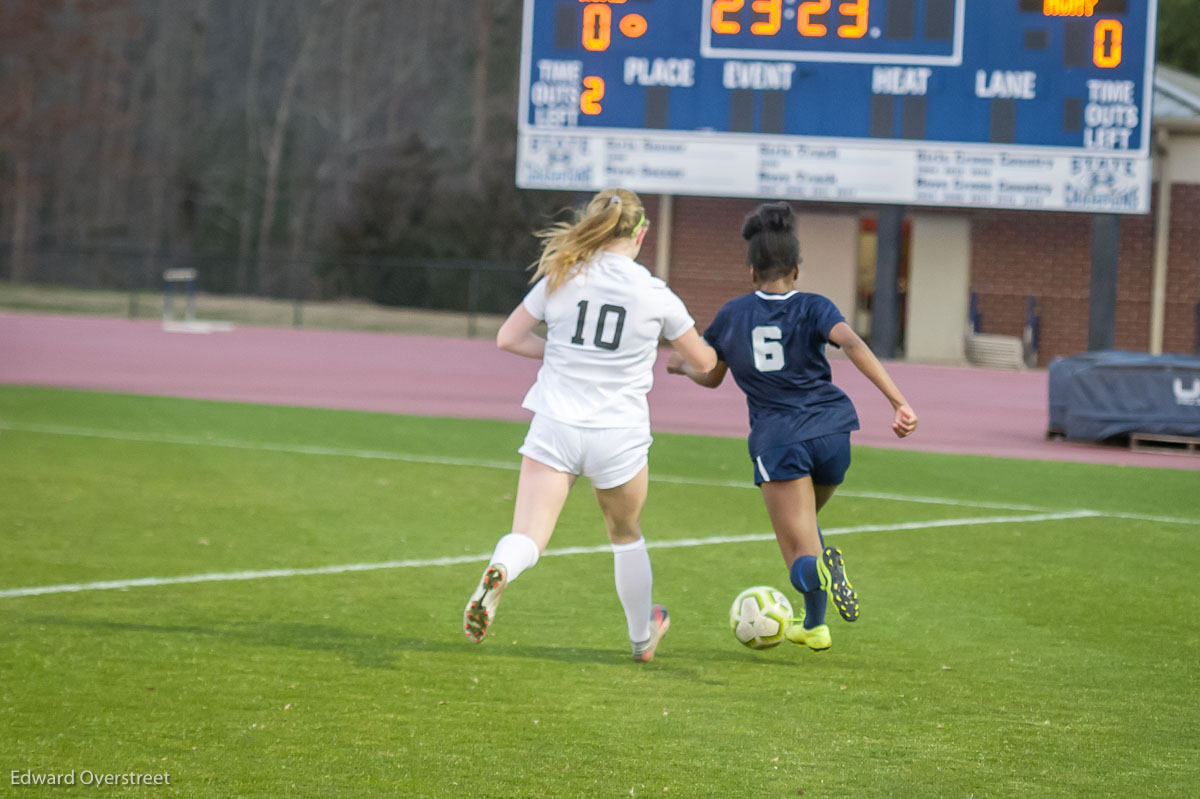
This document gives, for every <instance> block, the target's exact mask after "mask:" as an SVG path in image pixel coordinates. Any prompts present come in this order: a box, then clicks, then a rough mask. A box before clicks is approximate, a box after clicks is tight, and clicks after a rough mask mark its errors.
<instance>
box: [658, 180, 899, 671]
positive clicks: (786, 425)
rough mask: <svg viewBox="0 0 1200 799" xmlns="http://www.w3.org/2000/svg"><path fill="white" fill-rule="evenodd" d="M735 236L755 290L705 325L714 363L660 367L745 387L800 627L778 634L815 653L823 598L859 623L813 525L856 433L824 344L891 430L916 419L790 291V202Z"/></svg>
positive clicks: (754, 216) (813, 297)
mask: <svg viewBox="0 0 1200 799" xmlns="http://www.w3.org/2000/svg"><path fill="white" fill-rule="evenodd" d="M742 237H743V238H745V239H746V240H747V242H749V253H748V256H749V258H748V260H749V262H750V268H751V280H752V282H753V284H754V286H755V289H756V290H755V291H753V292H751V293H750V294H746V295H744V296H741V297H737V298H735V299H732V300H730V301H729V302H727V303H726V304H725V306H724V307H723V308H721V310H720V311H718V312H717V315H716V317H715V318H714V319H713V321H712V324H711V325H709V326H708V328H707V329H706V330H705V331H704V339H705V340H706V341H707V342H708V343H709V344H711V345H712V346H713V347H714V348H715V349H716V351H717V355H718V357H719V358H720V361H719V362H718V363H717V366H716V368H715V369H712V370H709V371H705V370H703V369H696V368H695V367H694V366H693V365H692V364H689V363H685V362H684V361H683V360H681V359H676V358H672V359H671V361H670V362H669V363H668V365H667V369H668V371H670V372H673V373H677V374H686V375H687V376H688V377H690V378H692V380H694V381H695V382H697V383H699V384H700V385H702V386H706V387H708V388H716V387H717V386H718V385H720V384H721V381H722V380H723V379H724V378H725V373H726V372H727V371H729V372H732V373H733V379H734V381H736V382H737V384H738V386H739V387H740V388H741V389H742V391H743V392H745V394H746V404H747V405H748V406H749V410H750V437H749V440H748V442H747V443H748V445H749V449H750V459H751V461H752V462H753V463H754V482H755V483H756V484H757V485H759V487H760V488H761V489H762V496H763V501H764V502H765V503H766V506H767V515H768V516H770V518H771V526H772V527H774V528H775V538H776V540H777V541H778V542H779V549H780V551H781V552H782V553H783V559H784V562H785V563H786V564H787V565H788V575H789V577H790V579H791V583H792V585H793V586H794V587H795V588H796V590H797V591H799V592H800V593H801V594H802V595H803V596H804V618H803V623H794V624H793V625H792V626H791V627H790V628H789V629H788V633H787V636H788V639H789V640H791V641H792V642H793V643H796V644H800V645H801V646H808V647H809V648H811V649H813V650H815V651H824V650H826V649H829V647H830V645H831V643H832V641H831V638H830V634H829V627H828V625H826V624H825V608H826V600H827V599H832V600H833V604H834V606H835V607H836V608H837V609H838V612H839V613H840V614H841V615H842V617H843V618H844V619H846V621H854V620H855V619H857V618H858V594H857V593H855V592H854V589H853V588H852V587H851V585H850V581H849V579H848V578H847V577H846V568H845V564H844V563H843V560H842V552H841V550H839V549H835V548H833V547H826V546H825V542H824V540H823V537H822V536H821V530H820V527H818V525H817V512H818V511H820V510H821V508H822V507H824V505H825V503H826V502H828V501H829V498H830V497H832V496H833V492H834V491H835V490H836V489H837V487H838V485H839V484H840V483H841V482H842V480H843V479H844V478H845V475H846V470H847V469H848V468H849V466H850V431H852V430H857V429H858V415H857V414H856V413H855V411H854V405H853V404H851V402H850V398H849V397H847V396H846V395H845V394H844V393H843V392H842V390H841V389H839V388H838V387H837V386H835V385H834V384H833V383H832V381H831V379H830V378H831V374H830V369H829V362H828V361H827V360H826V359H825V345H826V344H833V345H834V346H836V347H840V348H841V349H842V351H843V352H845V353H846V356H847V357H848V358H849V359H850V361H851V363H853V364H854V365H855V366H856V367H858V370H859V371H860V372H862V373H863V375H865V376H866V377H867V379H869V380H870V381H871V382H872V383H874V384H875V386H876V388H878V389H879V390H880V391H881V392H882V393H883V395H884V396H885V397H886V398H887V400H888V402H890V403H891V404H892V408H893V410H894V415H893V420H892V430H893V432H895V434H896V435H897V436H899V437H900V438H903V437H905V436H907V435H910V434H911V433H912V432H913V431H914V430H916V428H917V415H916V414H915V413H914V412H913V409H912V408H911V407H909V405H908V402H907V400H905V399H904V395H903V394H901V393H900V390H899V389H898V388H896V385H895V383H893V382H892V379H891V378H890V377H889V376H888V373H887V371H886V370H885V369H884V368H883V365H882V364H881V363H880V362H879V359H878V358H876V357H875V355H874V353H872V352H871V350H870V348H869V347H868V346H867V345H866V344H865V343H864V342H863V340H862V339H861V338H859V337H858V335H857V334H856V333H855V332H854V331H853V330H851V329H850V326H849V325H847V324H846V320H845V319H844V318H843V317H842V314H841V312H839V311H838V309H837V306H835V305H834V304H833V303H832V302H830V301H829V300H828V299H826V298H825V297H822V296H821V295H819V294H807V293H804V292H801V291H798V290H797V289H796V280H797V277H798V275H799V270H800V267H799V265H800V245H799V242H798V241H797V240H796V233H795V220H794V217H793V216H792V209H791V206H789V205H788V204H787V203H783V202H780V203H766V204H763V205H760V206H759V207H758V208H757V209H755V210H754V212H752V213H751V214H750V215H748V216H747V217H746V219H745V221H744V223H743V225H742ZM796 621H800V620H799V619H797V620H796Z"/></svg>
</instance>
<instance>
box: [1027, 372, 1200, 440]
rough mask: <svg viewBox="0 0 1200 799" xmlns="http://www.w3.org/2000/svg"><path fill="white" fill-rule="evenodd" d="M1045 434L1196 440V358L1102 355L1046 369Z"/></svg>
mask: <svg viewBox="0 0 1200 799" xmlns="http://www.w3.org/2000/svg"><path fill="white" fill-rule="evenodd" d="M1049 378H1050V426H1049V430H1048V433H1050V434H1060V435H1065V436H1066V437H1067V438H1069V439H1074V440H1081V441H1103V440H1105V439H1108V438H1112V437H1114V436H1121V435H1128V434H1130V433H1157V434H1163V435H1174V436H1196V437H1200V357H1198V356H1194V355H1147V354H1146V353H1140V352H1122V351H1105V352H1089V353H1083V354H1080V355H1073V356H1071V357H1068V358H1056V359H1054V360H1053V361H1052V362H1051V363H1050V373H1049Z"/></svg>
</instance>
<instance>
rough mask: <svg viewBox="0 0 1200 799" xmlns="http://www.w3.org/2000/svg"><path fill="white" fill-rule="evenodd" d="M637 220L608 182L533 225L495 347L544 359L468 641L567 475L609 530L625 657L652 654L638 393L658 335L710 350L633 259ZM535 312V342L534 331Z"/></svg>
mask: <svg viewBox="0 0 1200 799" xmlns="http://www.w3.org/2000/svg"><path fill="white" fill-rule="evenodd" d="M647 229H648V223H647V221H646V212H645V209H644V208H643V206H642V202H641V200H639V199H638V197H637V195H636V194H634V193H633V192H631V191H626V190H625V189H606V190H604V191H602V192H600V193H599V194H597V195H596V196H595V197H593V198H592V199H591V201H590V202H589V203H588V204H587V206H585V208H584V209H583V210H582V211H581V212H580V213H579V214H578V216H577V218H576V220H575V222H574V223H559V224H557V225H554V226H552V227H549V228H547V229H546V230H543V231H540V232H539V233H537V235H538V236H539V238H541V239H542V240H543V244H542V255H541V258H540V259H539V260H538V263H537V271H536V273H535V275H534V278H533V279H534V281H535V283H534V286H533V289H532V290H530V292H529V294H528V295H527V296H526V297H525V299H524V300H523V301H522V302H521V304H520V305H518V306H517V307H516V309H515V310H514V311H513V312H512V314H510V315H509V317H508V319H507V320H505V322H504V324H503V325H502V326H501V328H500V331H499V332H498V333H497V334H496V344H497V345H498V346H499V347H500V348H501V349H503V350H507V351H509V352H512V353H516V354H517V355H523V356H525V357H527V358H539V359H541V360H542V367H541V369H540V370H539V371H538V376H537V381H536V382H535V383H534V384H533V387H532V388H531V389H530V390H529V393H528V394H527V395H526V396H525V401H524V403H522V406H523V407H524V408H526V409H528V410H531V411H533V413H534V416H533V420H532V421H531V422H530V425H529V433H528V435H527V436H526V437H525V443H524V444H523V445H522V446H521V448H520V453H521V455H522V459H521V474H520V478H519V480H518V483H517V498H516V507H515V508H514V510H513V524H512V532H510V533H508V534H507V535H505V536H503V537H502V538H501V539H500V540H499V542H498V543H497V544H496V549H495V551H494V553H493V555H492V560H491V563H490V564H489V565H488V567H487V568H486V569H485V570H484V572H483V577H482V578H481V579H480V581H479V586H478V587H477V588H476V589H475V592H474V593H473V594H472V595H471V598H470V600H469V601H468V602H467V607H466V610H465V611H464V612H463V629H464V630H465V631H466V635H467V637H468V638H469V639H471V640H473V641H476V642H479V641H482V640H483V637H484V636H485V635H487V632H488V628H489V627H490V626H491V624H492V622H493V621H494V620H495V617H496V606H497V603H498V602H499V600H500V594H501V592H502V591H503V590H504V589H505V587H506V586H507V585H508V584H509V583H511V582H512V581H513V580H516V579H517V577H518V576H519V575H520V574H521V573H522V572H524V571H525V570H527V569H529V568H530V567H531V566H533V565H534V564H535V563H537V561H538V557H539V556H540V554H541V553H542V551H543V550H545V548H546V545H547V543H549V541H550V536H551V535H552V534H553V532H554V526H555V524H556V522H557V521H558V515H559V513H560V512H561V511H562V508H563V503H565V502H566V499H567V493H568V492H569V491H570V489H571V486H572V485H573V484H574V482H575V479H576V478H577V477H578V476H579V475H583V476H585V477H587V478H588V479H590V480H591V482H592V487H593V489H594V490H595V494H596V500H597V501H598V502H599V504H600V511H601V513H602V514H603V516H604V522H605V525H606V527H607V528H608V538H609V541H610V542H611V543H612V548H613V569H614V576H615V580H616V586H617V596H618V597H619V598H620V600H621V605H622V606H623V607H624V609H625V619H626V622H627V623H628V627H629V640H630V643H631V645H632V648H633V659H634V660H635V661H638V662H646V661H649V660H652V659H653V658H654V653H655V650H656V648H657V646H658V642H659V641H660V640H661V638H662V636H663V635H664V634H665V633H666V631H667V628H668V626H669V624H670V621H669V617H668V615H667V610H666V608H664V607H663V606H662V605H656V604H653V602H652V594H651V589H652V584H653V579H652V573H651V569H650V556H649V554H648V553H647V552H646V541H645V539H644V538H643V537H642V530H641V526H640V521H639V520H640V517H641V513H642V506H643V505H644V504H645V502H646V490H647V484H648V466H647V453H648V452H649V449H650V442H651V437H650V414H649V408H648V405H647V402H646V392H648V391H649V390H650V386H651V383H652V382H653V368H654V362H655V360H656V359H657V357H658V345H659V340H660V337H661V338H665V339H666V340H667V341H669V342H670V343H671V346H672V347H673V348H674V351H675V353H676V354H678V355H679V357H680V359H681V362H683V363H687V364H688V365H689V366H691V367H692V368H694V369H696V370H697V371H698V372H708V371H709V370H711V369H713V368H714V367H715V366H716V363H717V356H716V352H715V351H714V350H713V348H712V347H710V346H709V345H708V344H706V343H704V341H703V340H702V339H701V338H700V334H699V333H697V332H696V327H695V321H694V320H693V319H692V317H691V316H690V315H689V314H688V311H687V308H686V307H685V306H684V304H683V302H682V301H681V300H680V299H679V297H677V296H676V295H675V293H674V292H673V291H671V289H669V288H667V284H666V283H664V282H663V281H662V280H659V279H658V278H656V277H654V276H653V275H651V274H650V272H649V271H648V270H647V269H646V268H645V267H644V266H642V265H641V264H639V263H638V262H637V261H636V260H635V259H636V258H637V256H638V252H639V251H640V250H641V247H642V241H643V240H644V239H645V237H646V231H647ZM541 321H545V323H546V338H545V339H543V338H541V337H540V336H537V335H535V334H534V332H533V331H534V328H535V327H536V326H537V324H538V323H539V322H541Z"/></svg>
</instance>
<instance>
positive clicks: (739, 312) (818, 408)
mask: <svg viewBox="0 0 1200 799" xmlns="http://www.w3.org/2000/svg"><path fill="white" fill-rule="evenodd" d="M844 321H845V317H843V316H842V314H841V312H840V311H838V309H837V306H836V305H834V304H833V303H832V302H830V301H829V300H828V299H826V298H825V297H822V296H821V295H820V294H806V293H804V292H800V291H789V292H788V293H787V294H767V293H766V292H762V291H756V292H754V293H752V294H746V295H744V296H742V297H736V298H734V299H732V300H730V301H729V302H727V303H725V307H724V308H722V309H721V310H720V311H718V312H717V316H716V318H715V319H713V321H712V324H710V325H709V326H708V329H707V330H705V331H704V340H705V341H707V342H708V343H709V344H710V345H712V348H713V349H715V350H716V351H717V357H719V358H720V359H721V360H722V361H724V362H725V363H726V364H728V365H729V371H730V372H731V373H733V379H734V380H735V381H736V382H737V384H738V386H739V387H740V388H741V389H742V391H744V392H745V394H746V404H747V405H748V406H749V409H750V440H749V444H750V454H751V456H752V457H753V456H754V455H755V454H757V453H759V452H761V451H762V450H763V449H766V448H768V447H775V446H780V445H782V444H790V443H793V442H797V441H807V440H808V439H811V438H817V437H818V436H825V435H829V434H831V433H848V432H850V431H851V430H857V429H858V415H857V414H856V413H855V412H854V405H853V404H852V403H851V402H850V398H849V397H847V396H846V395H845V394H844V393H843V392H842V390H841V389H839V388H838V387H837V386H835V385H834V384H833V383H832V382H831V375H830V370H829V361H827V360H826V359H825V345H826V344H828V343H829V331H831V330H832V329H833V326H834V325H836V324H837V323H838V322H844Z"/></svg>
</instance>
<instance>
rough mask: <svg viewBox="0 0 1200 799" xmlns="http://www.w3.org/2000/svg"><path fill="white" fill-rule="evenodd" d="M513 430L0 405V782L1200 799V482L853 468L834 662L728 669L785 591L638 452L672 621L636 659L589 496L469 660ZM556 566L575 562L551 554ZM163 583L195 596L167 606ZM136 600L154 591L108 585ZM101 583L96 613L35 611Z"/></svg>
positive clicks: (748, 493)
mask: <svg viewBox="0 0 1200 799" xmlns="http://www.w3.org/2000/svg"><path fill="white" fill-rule="evenodd" d="M523 434H524V427H523V426H522V425H515V424H503V423H496V422H481V421H461V420H448V419H423V418H409V417H397V416H389V415H384V414H367V413H349V412H335V411H319V410H309V409H297V408H278V407H265V406H251V405H236V404H223V403H212V402H198V401H187V400H175V399H162V398H149V397H128V396H117V395H106V394H94V393H84V392H68V391H53V390H43V389H32V388H15V387H4V388H0V535H2V542H3V551H4V556H3V558H0V635H2V637H3V640H4V642H5V643H4V646H3V647H0V785H3V786H4V787H5V788H8V789H10V790H12V791H13V792H14V794H18V790H17V789H18V788H19V787H20V785H15V786H14V785H12V783H13V781H14V780H16V781H17V782H18V783H19V782H20V780H21V779H24V778H25V775H26V774H27V773H28V774H30V775H38V774H42V775H44V774H61V773H69V772H71V771H75V772H76V775H77V776H76V778H77V780H78V779H80V778H81V776H82V774H83V772H84V771H85V770H87V771H88V772H89V773H95V774H128V773H130V772H138V773H150V774H157V773H169V774H170V780H171V787H170V788H165V787H119V786H118V787H104V788H97V787H95V786H87V787H85V786H83V785H80V784H77V785H76V786H75V787H73V788H72V787H69V786H68V787H59V788H55V789H53V790H54V791H55V795H63V796H68V795H81V796H82V795H88V796H91V795H96V794H103V795H113V796H117V795H119V796H161V795H164V791H165V792H169V793H173V794H174V795H179V796H186V797H235V796H256V797H282V796H298V797H368V796H389V797H392V796H403V797H481V796H488V797H624V796H630V795H632V796H675V797H793V796H797V795H804V796H807V797H943V796H945V797H969V796H975V797H984V796H994V797H1018V796H1020V797H1025V796H1031V797H1032V796H1036V797H1050V796H1097V795H1100V796H1138V797H1142V796H1146V797H1149V796H1154V797H1194V796H1196V795H1197V793H1198V792H1200V759H1198V758H1200V756H1198V754H1197V753H1198V751H1200V732H1198V729H1197V718H1198V717H1200V699H1198V693H1197V688H1196V687H1197V684H1198V683H1197V663H1200V635H1198V632H1197V625H1196V618H1197V617H1200V592H1197V591H1196V588H1195V575H1196V574H1197V572H1198V571H1200V490H1198V489H1200V485H1198V483H1200V480H1198V476H1197V473H1196V472H1194V471H1192V472H1189V471H1167V470H1151V469H1135V468H1117V467H1102V466H1088V465H1074V464H1064V463H1039V462H1032V461H1019V460H1005V459H995V458H983V457H960V456H941V455H929V454H920V453H906V452H901V451H884V450H869V449H863V448H858V449H856V450H855V453H854V457H855V464H854V466H853V467H852V468H851V471H850V475H849V478H848V480H847V483H846V485H845V487H844V490H843V492H842V493H841V495H840V496H838V497H835V499H834V500H833V502H832V503H831V504H830V506H829V507H828V508H827V509H826V511H825V512H824V514H823V526H824V527H825V528H826V530H827V532H828V533H829V534H830V535H831V543H832V542H836V543H837V544H838V545H839V546H840V547H841V548H842V550H843V551H844V552H845V553H846V560H847V563H848V566H849V571H850V575H851V577H852V579H853V580H854V584H855V587H856V588H857V589H858V591H859V594H860V596H861V598H862V617H861V619H860V620H859V621H858V622H857V623H855V624H853V625H850V624H846V623H843V622H842V621H841V620H840V619H835V620H834V621H833V622H831V626H832V630H833V635H834V647H833V650H832V651H831V652H829V653H827V654H821V655H818V654H814V653H812V652H809V651H806V650H802V649H800V648H797V647H794V646H791V645H787V644H785V645H784V646H781V647H778V648H776V649H772V650H769V651H765V652H752V651H750V650H747V649H745V648H743V647H741V646H740V645H738V644H737V643H736V641H735V640H734V639H733V637H732V635H731V634H730V632H729V630H728V627H727V613H728V608H729V603H730V602H731V600H732V598H733V596H734V595H735V594H736V593H737V592H738V591H739V590H740V589H742V588H744V587H746V586H749V585H754V584H758V583H768V584H772V585H775V586H777V587H779V588H783V589H786V590H787V593H788V594H789V595H791V596H792V597H793V598H794V599H795V598H796V594H795V592H794V591H792V589H791V588H790V586H788V585H787V576H786V571H785V569H784V566H783V563H782V561H781V559H780V557H779V554H778V550H777V548H776V546H775V544H774V542H773V540H771V538H770V537H769V532H770V530H769V527H768V525H767V520H766V514H765V512H764V510H763V509H762V503H761V499H760V498H759V496H758V493H757V492H756V491H755V490H754V488H753V486H752V485H750V483H749V479H748V478H749V468H748V459H747V458H746V456H745V450H744V445H743V443H742V442H741V441H739V440H731V439H717V438H704V437H697V436H670V435H661V436H658V437H657V440H656V443H655V445H654V447H653V449H652V452H651V469H652V475H653V478H652V479H654V482H652V484H651V495H650V501H649V504H648V507H647V509H646V513H645V516H644V519H643V521H644V528H645V530H646V534H647V537H648V539H649V540H650V541H651V542H652V543H653V544H658V545H661V544H674V545H673V546H663V547H661V548H656V549H653V550H652V551H651V556H652V559H653V562H654V568H655V592H656V600H657V601H661V602H664V603H665V604H667V605H668V607H669V608H670V610H671V614H672V621H673V625H672V628H671V633H670V635H669V636H668V637H667V638H666V639H665V641H664V643H663V644H662V646H661V647H660V649H659V657H658V659H657V660H656V661H654V662H653V663H651V664H646V665H638V664H634V663H632V662H630V660H629V654H628V643H627V641H626V633H625V624H624V618H623V616H622V614H621V610H620V605H619V604H618V602H617V599H616V595H615V592H614V590H613V587H612V569H611V556H610V555H608V554H606V551H605V547H604V543H605V537H604V533H603V527H602V524H601V521H600V516H599V512H598V510H597V509H596V507H595V502H594V500H593V499H592V498H591V496H590V491H589V490H588V489H587V487H586V486H585V485H579V486H576V489H575V491H574V493H573V495H572V497H571V499H570V501H569V502H568V505H567V508H566V510H565V511H564V513H563V516H562V520H561V522H560V525H559V529H558V532H557V533H556V535H555V539H554V541H553V542H552V544H551V550H550V551H548V553H547V557H544V559H543V560H542V561H541V562H540V563H539V564H538V566H537V567H536V568H535V569H533V570H532V571H530V572H527V573H526V574H525V575H524V576H522V577H521V579H520V580H518V581H517V582H515V583H514V584H513V586H512V587H511V588H510V589H509V591H508V592H507V593H506V594H505V599H504V603H503V605H502V607H501V613H500V615H499V618H498V621H497V622H496V625H495V627H494V628H493V631H492V633H491V634H490V635H489V637H488V638H487V640H485V641H484V642H483V644H481V645H478V646H476V645H473V644H470V643H468V642H467V641H466V640H465V638H464V637H463V635H462V631H461V614H462V609H463V605H464V603H465V601H466V598H467V596H468V594H469V593H470V591H471V589H472V588H473V586H474V584H475V581H476V580H477V578H478V575H479V572H480V570H481V569H482V566H483V564H484V562H485V559H486V556H487V555H488V554H490V552H491V548H492V546H493V544H494V543H495V541H496V539H497V538H498V537H499V536H500V535H501V534H503V533H504V532H507V530H508V525H509V522H510V520H511V512H512V498H513V491H514V488H515V485H516V471H515V469H516V465H517V458H518V456H517V455H516V453H515V449H516V447H517V446H518V444H519V442H520V440H521V438H522V436H523ZM918 435H919V434H918ZM834 535H836V536H837V537H836V538H833V536H834ZM714 537H726V538H733V539H736V540H734V541H725V542H714V541H712V540H706V539H712V538H714ZM567 548H575V549H582V550H584V551H582V552H576V553H574V554H570V553H560V554H557V555H555V556H551V555H552V554H553V552H554V550H564V549H567ZM352 564H362V565H363V568H361V569H355V570H334V569H329V570H327V571H325V572H321V573H314V571H313V570H320V569H325V568H326V567H337V566H346V565H352ZM379 564H383V566H379ZM377 566H378V567H377ZM264 570H296V571H298V572H299V573H292V572H288V573H287V576H280V575H279V574H278V573H275V574H272V573H269V572H268V573H267V574H263V573H261V572H262V571H264ZM305 570H308V571H305ZM248 571H253V572H259V573H257V574H253V573H247V572H248ZM188 575H209V576H210V579H207V580H205V581H198V582H180V581H172V580H171V579H170V578H177V577H184V576H188ZM234 577H237V578H238V579H233V578H234ZM139 578H164V579H163V580H162V581H161V583H160V584H149V585H128V584H126V583H122V582H121V581H132V580H138V579H139ZM96 581H117V585H116V587H109V588H107V589H104V590H69V589H68V588H63V587H61V586H75V587H79V586H85V587H86V584H88V583H92V582H96ZM54 586H60V587H57V588H50V589H48V590H47V591H45V592H34V591H31V590H21V589H35V588H43V587H54ZM797 601H798V600H797ZM42 790H48V789H42ZM27 793H29V794H30V795H40V794H39V791H38V789H33V788H30V789H29V790H28V791H27Z"/></svg>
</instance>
